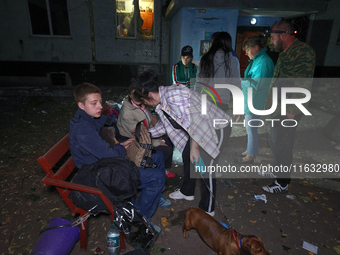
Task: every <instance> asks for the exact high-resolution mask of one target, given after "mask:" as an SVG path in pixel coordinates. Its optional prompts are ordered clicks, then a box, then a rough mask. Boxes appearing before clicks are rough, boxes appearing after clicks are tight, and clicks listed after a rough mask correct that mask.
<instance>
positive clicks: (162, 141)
mask: <svg viewBox="0 0 340 255" xmlns="http://www.w3.org/2000/svg"><path fill="white" fill-rule="evenodd" d="M160 140H161V143H160V144H159V146H168V145H167V144H166V143H165V141H164V140H163V139H162V138H160Z"/></svg>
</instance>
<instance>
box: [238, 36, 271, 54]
mask: <svg viewBox="0 0 340 255" xmlns="http://www.w3.org/2000/svg"><path fill="white" fill-rule="evenodd" d="M267 44H268V41H267V38H266V37H264V36H251V37H248V38H246V39H245V40H244V42H243V50H244V51H245V50H246V49H247V48H253V47H255V46H256V45H257V46H259V48H260V49H261V50H262V49H264V48H266V47H267Z"/></svg>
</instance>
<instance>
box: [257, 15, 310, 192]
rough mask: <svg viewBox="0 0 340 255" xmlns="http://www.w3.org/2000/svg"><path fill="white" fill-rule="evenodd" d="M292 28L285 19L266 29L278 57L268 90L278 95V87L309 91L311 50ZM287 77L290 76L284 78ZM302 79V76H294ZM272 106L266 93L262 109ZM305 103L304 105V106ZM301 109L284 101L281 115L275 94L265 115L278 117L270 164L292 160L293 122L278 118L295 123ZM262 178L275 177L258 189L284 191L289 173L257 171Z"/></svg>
mask: <svg viewBox="0 0 340 255" xmlns="http://www.w3.org/2000/svg"><path fill="white" fill-rule="evenodd" d="M295 33H296V31H294V30H293V27H292V25H291V24H290V23H288V22H287V21H284V20H283V21H280V22H279V23H276V24H275V25H274V26H273V27H272V30H271V31H270V38H271V44H273V47H274V49H275V51H277V52H280V55H279V59H278V61H277V63H276V65H275V68H274V74H273V79H272V82H271V85H270V90H271V88H273V87H277V88H278V95H280V94H281V90H280V88H281V87H298V88H305V89H308V90H309V91H310V90H311V85H312V78H313V75H314V69H315V51H314V50H313V49H312V48H311V47H310V46H309V45H308V44H306V43H304V42H301V41H300V40H298V39H296V38H295ZM285 78H291V79H285ZM297 78H303V79H297ZM287 97H288V98H291V99H293V98H302V97H304V95H303V94H301V93H290V94H287ZM271 106H272V96H271V92H269V94H268V97H267V102H266V109H269V108H270V107H271ZM305 106H306V105H305ZM301 117H302V113H301V111H300V110H299V109H298V108H297V107H296V106H295V105H294V104H288V105H287V108H286V115H285V116H282V115H281V97H280V96H279V97H278V106H277V109H276V111H275V112H274V113H273V114H272V115H271V116H268V118H270V119H279V120H280V121H276V122H275V123H274V124H273V125H272V126H271V128H270V131H269V137H268V140H269V145H270V148H271V151H272V154H273V159H274V160H273V165H275V166H281V165H282V166H288V167H289V166H290V165H291V164H292V163H293V145H294V136H295V131H296V128H297V125H296V126H295V127H284V126H282V125H281V121H282V120H284V119H294V120H295V121H296V122H295V123H298V121H299V120H300V119H301ZM260 174H261V175H263V176H266V177H274V178H277V179H276V180H275V181H274V182H273V183H272V184H270V185H266V186H263V187H262V189H263V190H264V191H266V192H269V193H283V192H286V191H288V184H289V183H290V181H291V179H290V173H289V172H287V173H284V172H275V175H274V174H273V173H269V174H268V173H260Z"/></svg>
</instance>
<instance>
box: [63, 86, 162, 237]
mask: <svg viewBox="0 0 340 255" xmlns="http://www.w3.org/2000/svg"><path fill="white" fill-rule="evenodd" d="M74 97H75V100H76V103H77V104H78V110H77V113H76V115H75V117H74V118H72V119H71V121H70V132H69V146H70V152H71V155H72V158H73V161H74V164H75V165H76V166H77V168H79V169H80V171H81V168H82V167H83V166H84V165H88V164H92V163H95V162H97V161H98V160H99V159H101V158H108V157H125V153H126V150H125V149H126V148H127V147H128V146H129V144H130V143H131V142H132V140H133V139H129V140H127V141H125V142H123V143H121V144H119V143H118V141H116V144H115V145H114V147H113V148H111V147H110V144H108V143H107V142H106V141H105V140H103V139H102V138H101V137H100V135H99V134H98V133H99V131H100V130H101V128H102V127H103V126H104V124H105V123H107V118H108V117H107V116H105V115H102V114H101V113H102V108H103V107H102V96H101V90H100V89H99V88H98V87H97V86H95V85H93V84H91V83H82V84H80V85H79V86H78V87H77V88H76V89H75V90H74ZM152 160H153V163H156V164H157V167H156V168H145V169H144V168H142V167H139V168H138V170H139V172H140V180H141V185H140V186H139V187H138V188H140V189H142V192H141V194H140V196H139V199H138V202H137V203H135V206H136V207H137V208H138V209H139V210H140V212H141V213H142V214H143V215H144V216H145V217H146V218H147V219H150V218H151V216H152V215H153V214H154V212H155V211H156V208H157V205H158V201H159V199H160V196H161V192H162V189H163V186H164V183H165V180H166V176H165V166H164V157H163V154H162V153H161V152H159V151H158V152H156V153H154V154H152ZM154 227H155V229H156V230H157V231H158V232H160V228H159V227H158V226H154Z"/></svg>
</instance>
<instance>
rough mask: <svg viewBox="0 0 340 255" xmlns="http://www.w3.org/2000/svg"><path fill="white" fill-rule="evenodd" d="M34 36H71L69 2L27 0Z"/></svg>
mask: <svg viewBox="0 0 340 255" xmlns="http://www.w3.org/2000/svg"><path fill="white" fill-rule="evenodd" d="M27 1H28V9H29V13H30V18H31V26H32V34H34V35H70V26H69V19H68V11H67V3H66V1H67V0H27Z"/></svg>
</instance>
